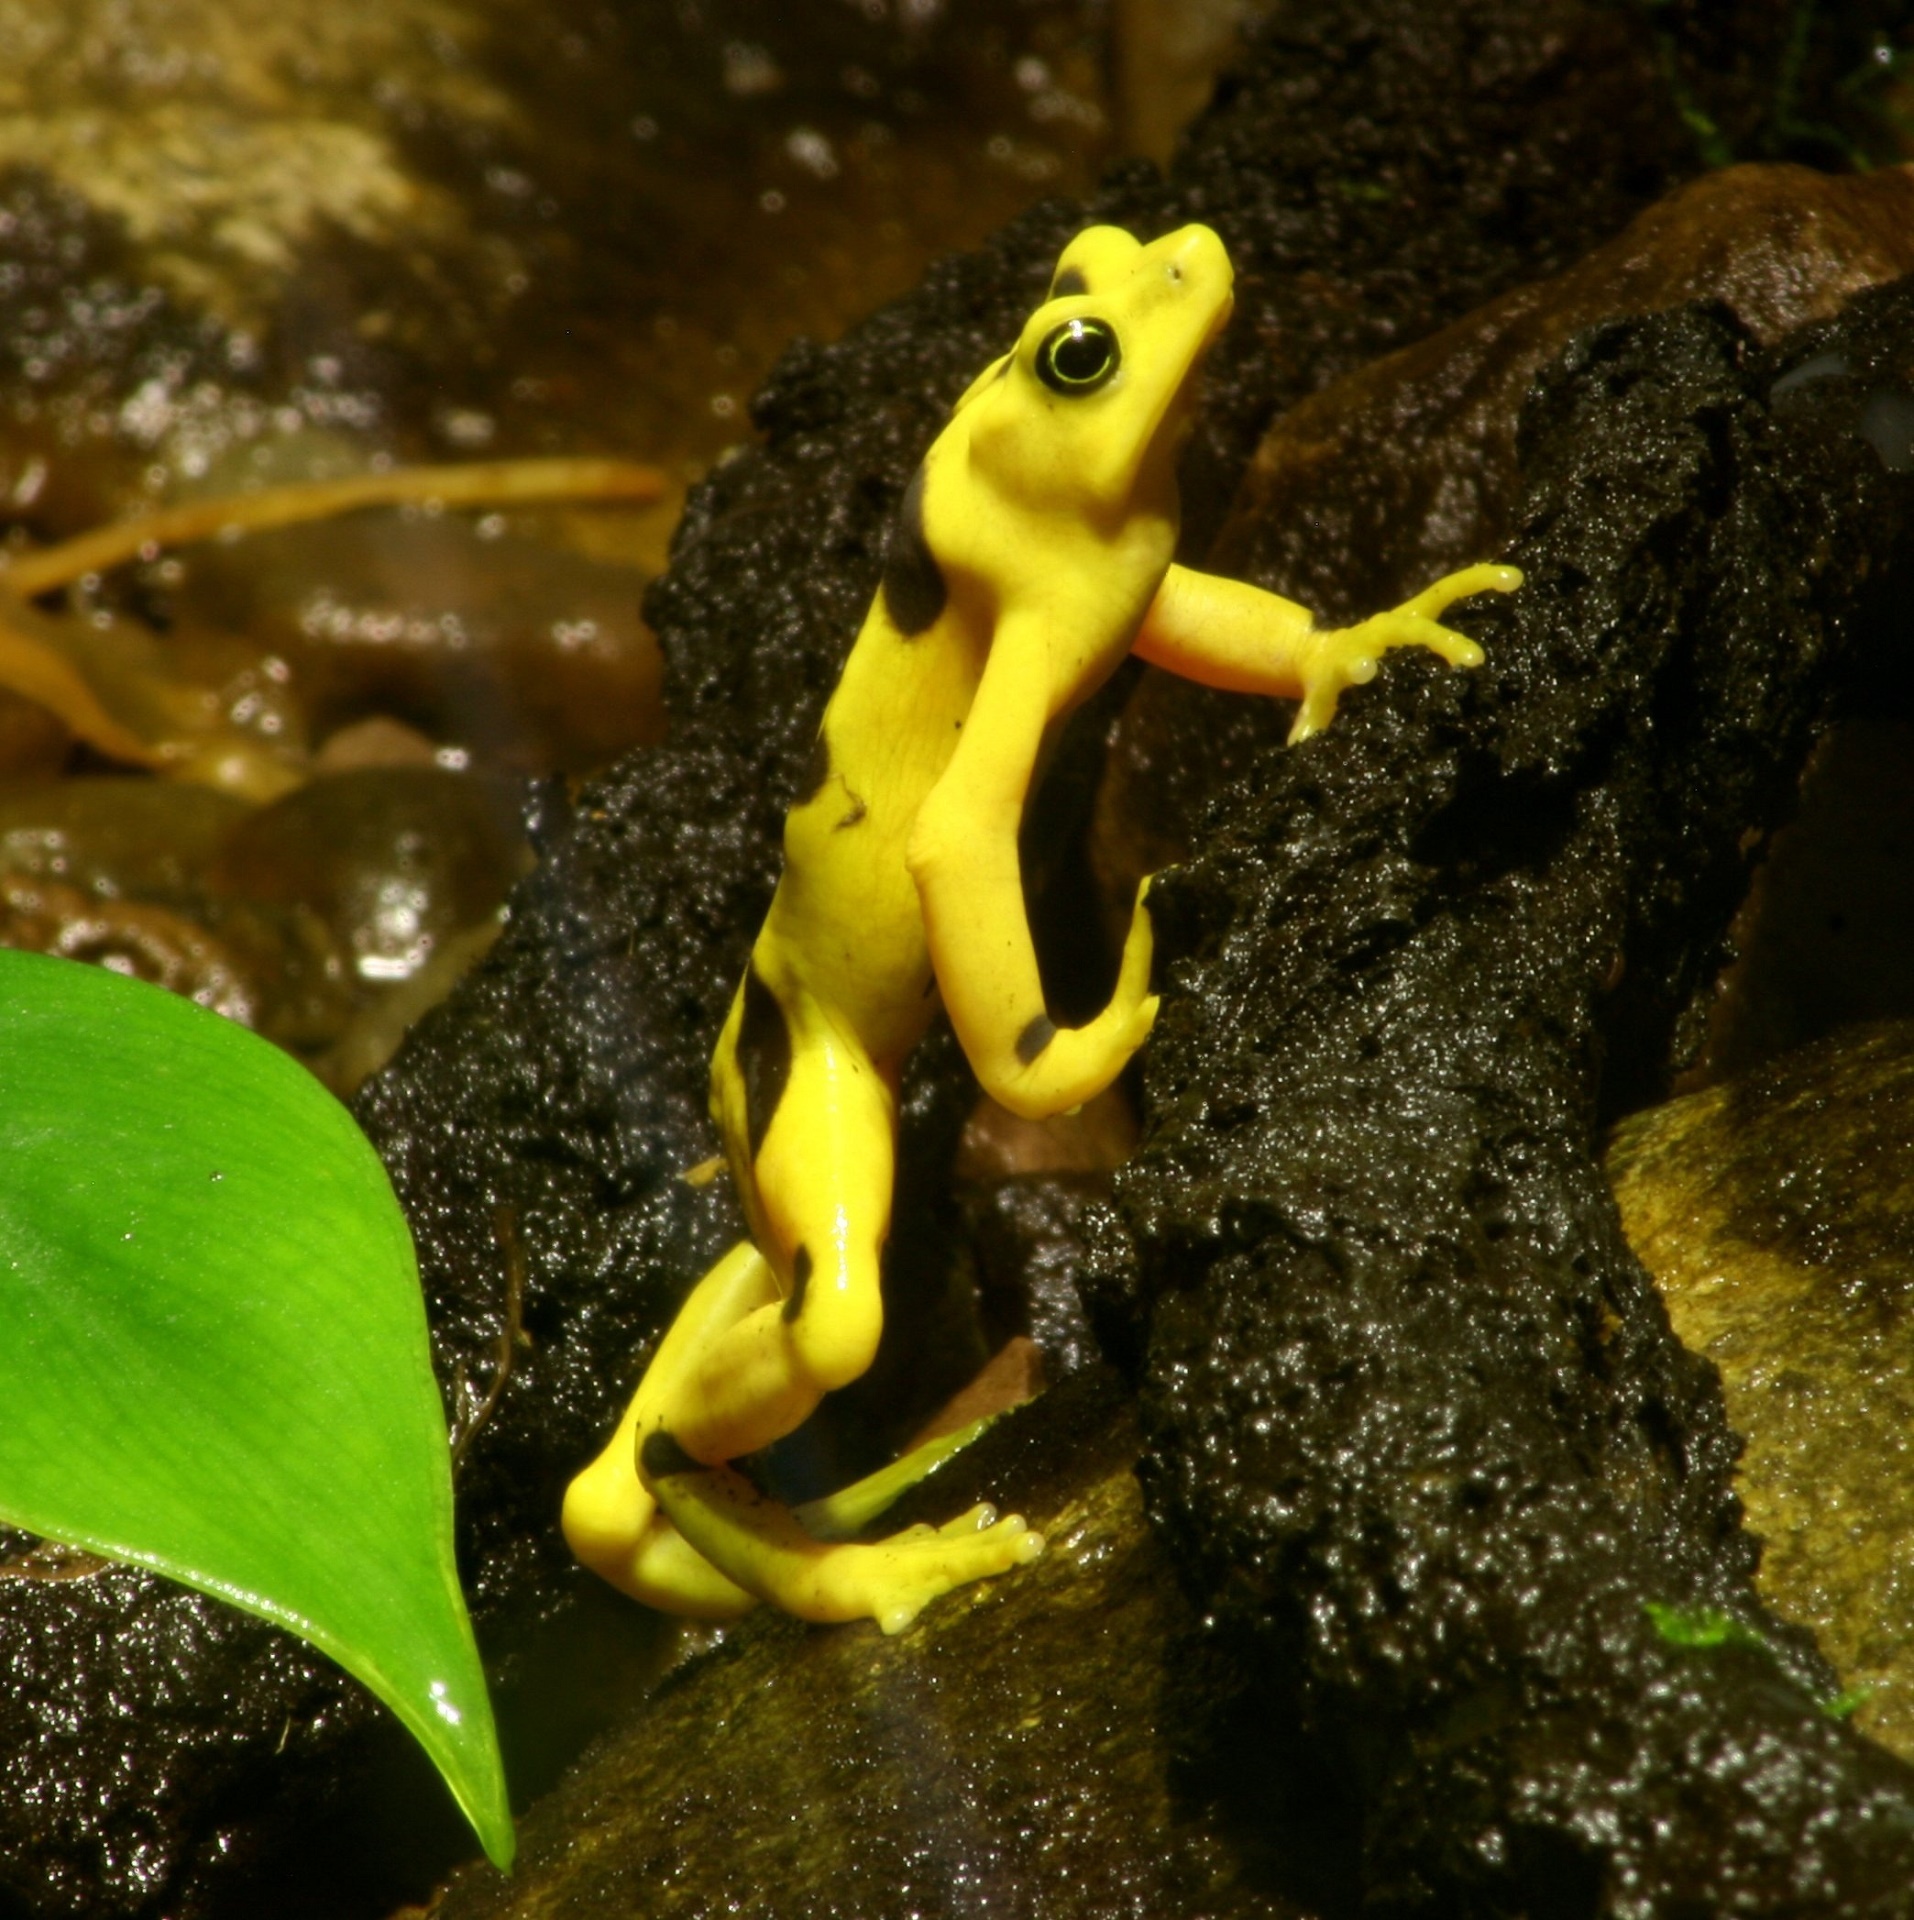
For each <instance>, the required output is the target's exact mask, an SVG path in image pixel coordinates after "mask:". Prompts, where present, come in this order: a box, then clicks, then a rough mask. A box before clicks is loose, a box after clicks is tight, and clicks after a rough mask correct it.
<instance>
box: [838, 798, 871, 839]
mask: <svg viewBox="0 0 1914 1920" xmlns="http://www.w3.org/2000/svg"><path fill="white" fill-rule="evenodd" d="M844 793H845V797H846V798H847V799H849V801H850V803H851V806H850V811H849V812H848V813H846V814H845V816H844V817H843V819H841V820H840V821H839V822H838V823H837V825H836V826H835V827H833V828H832V829H831V831H832V832H833V833H842V832H843V831H844V829H845V828H846V827H855V826H857V825H858V824H859V823H860V822H862V821H863V819H864V818H865V816H866V815H867V814H869V812H870V808H869V807H867V806H866V805H865V804H864V796H863V795H862V794H861V793H852V792H851V790H850V788H849V787H846V788H845V789H844Z"/></svg>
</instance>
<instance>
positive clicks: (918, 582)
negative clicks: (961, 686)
mask: <svg viewBox="0 0 1914 1920" xmlns="http://www.w3.org/2000/svg"><path fill="white" fill-rule="evenodd" d="M883 593H884V611H885V612H886V613H887V614H889V615H890V618H891V625H892V626H894V627H895V628H896V629H897V631H898V632H899V633H901V634H902V635H903V636H904V638H905V639H906V640H915V639H916V638H917V636H918V635H919V634H920V633H922V632H923V631H924V630H925V629H926V628H927V627H929V626H930V625H931V624H932V623H933V622H934V621H935V620H936V618H937V616H938V615H939V614H940V613H942V612H943V610H944V602H945V601H946V600H947V599H948V598H949V597H950V592H949V589H948V588H947V587H946V586H945V584H944V571H943V569H942V568H941V567H940V566H939V565H938V564H937V556H936V555H935V554H934V553H932V552H931V550H930V542H929V541H928V540H926V539H925V538H924V469H923V468H922V467H919V468H918V469H917V471H916V472H915V473H914V474H912V476H911V483H910V485H909V486H907V487H906V488H905V489H904V497H903V499H902V500H900V501H899V502H898V503H897V518H896V519H895V520H893V521H892V522H891V537H890V550H889V552H888V553H887V555H886V556H885V560H884V587H883Z"/></svg>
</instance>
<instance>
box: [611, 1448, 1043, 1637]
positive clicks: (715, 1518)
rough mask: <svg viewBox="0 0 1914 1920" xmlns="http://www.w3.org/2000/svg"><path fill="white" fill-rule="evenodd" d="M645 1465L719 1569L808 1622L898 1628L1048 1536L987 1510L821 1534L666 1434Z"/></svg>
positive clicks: (1022, 1561) (679, 1521)
mask: <svg viewBox="0 0 1914 1920" xmlns="http://www.w3.org/2000/svg"><path fill="white" fill-rule="evenodd" d="M642 1472H643V1475H644V1478H645V1481H646V1484H647V1485H648V1486H649V1488H650V1489H651V1491H652V1493H653V1494H654V1495H655V1496H656V1498H657V1500H658V1504H659V1506H660V1507H661V1508H662V1509H663V1510H664V1511H665V1513H666V1514H668V1515H669V1516H670V1518H671V1521H672V1523H673V1524H674V1525H675V1526H676V1527H677V1529H678V1531H679V1532H680V1533H681V1534H682V1535H683V1536H684V1538H685V1539H686V1540H687V1541H688V1542H690V1544H691V1545H692V1546H693V1547H695V1548H696V1549H697V1551H698V1552H699V1553H700V1554H701V1555H703V1557H704V1558H705V1559H706V1560H707V1561H709V1562H710V1563H711V1565H712V1566H714V1567H716V1568H718V1569H719V1570H720V1571H721V1572H723V1573H724V1574H725V1575H726V1576H727V1577H728V1578H729V1579H731V1580H733V1581H735V1582H736V1583H737V1584H738V1585H739V1586H741V1587H743V1588H745V1589H746V1590H747V1591H748V1592H751V1593H754V1594H756V1595H757V1596H758V1598H759V1599H761V1600H768V1601H770V1602H771V1603H772V1604H773V1605H775V1606H779V1607H782V1608H783V1609H784V1610H785V1611H786V1612H787V1613H794V1614H796V1615H797V1616H798V1617H799V1618H800V1619H804V1620H817V1621H840V1620H865V1619H868V1620H875V1621H876V1622H877V1624H878V1625H879V1626H880V1627H882V1628H883V1630H884V1631H885V1632H886V1633H899V1632H901V1631H902V1630H903V1629H904V1628H905V1627H907V1626H909V1624H910V1623H911V1622H912V1621H913V1620H914V1619H916V1617H917V1616H918V1614H919V1613H921V1612H922V1611H923V1609H924V1608H925V1607H926V1606H927V1605H928V1604H929V1603H930V1602H931V1601H932V1600H935V1599H936V1598H937V1597H938V1596H939V1595H940V1594H945V1593H949V1592H950V1591H951V1590H952V1589H953V1588H956V1587H962V1586H968V1585H969V1584H970V1583H971V1582H972V1581H973V1580H985V1579H989V1578H990V1577H991V1576H993V1575H995V1574H1000V1573H1008V1572H1010V1571H1011V1569H1012V1568H1014V1567H1020V1566H1025V1565H1027V1564H1028V1563H1029V1562H1030V1561H1032V1560H1034V1559H1036V1557H1037V1556H1038V1555H1039V1554H1040V1553H1041V1552H1042V1551H1043V1537H1042V1536H1041V1535H1040V1534H1036V1533H1033V1532H1032V1531H1031V1530H1030V1529H1029V1527H1027V1526H1026V1525H1025V1524H1024V1521H1023V1519H1022V1518H1021V1516H1019V1515H1017V1514H1011V1515H1010V1516H1009V1517H1008V1518H1005V1519H1001V1520H1000V1519H998V1518H997V1516H996V1513H995V1511H994V1510H993V1509H992V1508H989V1507H975V1508H973V1509H972V1510H971V1511H970V1512H969V1513H966V1514H963V1515H961V1516H959V1518H957V1519H956V1520H953V1521H951V1522H949V1523H948V1524H947V1525H945V1526H942V1527H911V1528H907V1529H906V1530H905V1531H904V1532H902V1533H899V1534H895V1535H893V1536H892V1537H891V1538H890V1539H888V1540H876V1541H870V1542H859V1543H850V1544H838V1543H834V1542H830V1541H825V1540H819V1539H816V1538H814V1537H813V1536H812V1535H811V1534H810V1533H809V1532H808V1531H807V1530H806V1529H805V1527H804V1526H803V1524H802V1522H801V1521H800V1520H799V1518H798V1516H797V1515H796V1514H795V1513H793V1512H792V1511H791V1510H790V1509H789V1508H787V1507H782V1506H779V1505H778V1504H777V1503H776V1502H774V1501H771V1500H768V1499H766V1498H765V1496H764V1495H763V1494H761V1493H759V1492H758V1491H757V1489H756V1488H755V1487H753V1486H752V1485H751V1483H750V1482H749V1481H748V1480H746V1479H745V1478H744V1477H743V1476H742V1475H741V1474H739V1473H736V1472H734V1471H733V1470H732V1469H731V1468H729V1467H724V1466H716V1467H706V1466H700V1465H699V1464H698V1463H697V1462H696V1461H694V1460H691V1459H690V1458H689V1457H688V1456H685V1455H683V1454H682V1453H680V1452H679V1451H678V1450H677V1448H676V1447H675V1446H674V1445H673V1444H672V1443H671V1442H670V1440H669V1438H668V1437H667V1436H665V1435H662V1434H655V1435H653V1437H652V1441H651V1443H649V1444H648V1445H647V1446H646V1448H645V1450H644V1455H643V1461H642ZM900 1490H901V1489H900ZM892 1497H895V1496H894V1495H893V1496H892Z"/></svg>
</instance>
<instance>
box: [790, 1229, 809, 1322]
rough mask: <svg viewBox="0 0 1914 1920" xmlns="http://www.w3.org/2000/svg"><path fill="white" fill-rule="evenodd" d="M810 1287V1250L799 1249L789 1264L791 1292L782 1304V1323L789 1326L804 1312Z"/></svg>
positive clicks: (805, 1248) (807, 1248)
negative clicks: (805, 1299) (805, 1298)
mask: <svg viewBox="0 0 1914 1920" xmlns="http://www.w3.org/2000/svg"><path fill="white" fill-rule="evenodd" d="M810 1285H811V1249H810V1248H809V1247H799V1248H798V1250H797V1258H796V1259H795V1260H793V1261H792V1262H791V1292H790V1295H789V1297H788V1298H787V1299H786V1300H785V1302H784V1323H785V1325H786V1326H789V1325H790V1323H791V1322H792V1321H793V1320H795V1319H796V1318H797V1317H798V1315H799V1314H801V1313H802V1312H803V1311H804V1296H805V1293H806V1292H807V1291H808V1290H809V1288H810Z"/></svg>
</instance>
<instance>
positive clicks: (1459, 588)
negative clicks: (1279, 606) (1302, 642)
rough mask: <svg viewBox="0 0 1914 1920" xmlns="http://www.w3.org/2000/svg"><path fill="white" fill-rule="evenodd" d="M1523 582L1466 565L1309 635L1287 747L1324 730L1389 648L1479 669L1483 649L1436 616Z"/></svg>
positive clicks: (1497, 569) (1515, 573)
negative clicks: (1348, 623) (1406, 596)
mask: <svg viewBox="0 0 1914 1920" xmlns="http://www.w3.org/2000/svg"><path fill="white" fill-rule="evenodd" d="M1521 584H1522V575H1521V571H1520V569H1518V568H1516V567H1501V566H1493V565H1483V566H1476V567H1464V568H1463V569H1462V570H1461V571H1460V572H1459V573H1451V574H1447V575H1445V576H1444V577H1443V578H1442V579H1440V580H1438V581H1436V582H1435V584H1434V585H1433V586H1428V587H1424V588H1423V590H1422V591H1421V592H1420V593H1419V594H1417V595H1416V596H1415V597H1414V598H1413V599H1411V600H1405V601H1404V602H1403V603H1402V605H1401V606H1399V607H1392V608H1391V609H1390V610H1389V611H1388V612H1387V613H1378V614H1373V615H1371V616H1370V618H1369V619H1367V620H1362V621H1358V622H1357V624H1356V625H1355V626H1353V627H1337V628H1333V629H1331V630H1329V631H1327V632H1324V633H1318V634H1314V635H1312V636H1311V638H1310V647H1309V660H1308V664H1307V666H1306V667H1305V668H1304V670H1303V675H1302V680H1303V698H1302V704H1301V705H1300V706H1299V707H1298V708H1297V709H1296V718H1295V720H1294V721H1293V722H1292V723H1291V726H1290V729H1289V744H1290V745H1291V746H1294V745H1296V743H1297V742H1298V741H1301V740H1307V739H1308V738H1309V736H1310V735H1311V734H1312V733H1320V732H1321V731H1322V730H1323V728H1324V727H1326V726H1328V724H1329V723H1330V721H1331V720H1333V719H1334V718H1335V716H1336V703H1337V701H1338V700H1340V699H1341V698H1342V692H1343V689H1344V688H1345V687H1356V686H1362V685H1364V684H1365V683H1366V682H1368V681H1370V680H1373V679H1374V678H1375V676H1376V664H1377V662H1378V660H1380V658H1381V657H1382V655H1383V654H1385V653H1386V652H1388V651H1389V649H1390V648H1391V647H1427V648H1428V649H1429V650H1430V652H1432V653H1438V654H1440V655H1441V656H1442V658H1443V659H1444V660H1446V661H1447V662H1448V663H1449V665H1450V666H1452V667H1479V666H1480V665H1481V664H1482V649H1481V648H1480V647H1478V646H1477V645H1476V643H1475V642H1474V641H1473V640H1471V639H1470V638H1469V637H1468V636H1467V635H1466V634H1461V633H1457V632H1455V631H1454V630H1453V629H1451V628H1449V627H1445V626H1443V625H1442V623H1441V620H1440V618H1439V616H1440V615H1441V614H1442V613H1444V612H1445V611H1446V610H1447V609H1448V607H1449V606H1450V605H1451V604H1452V603H1453V602H1455V601H1457V600H1465V599H1467V598H1468V597H1469V595H1471V594H1475V593H1513V592H1514V591H1515V589H1516V588H1517V587H1519V586H1520V585H1521Z"/></svg>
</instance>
